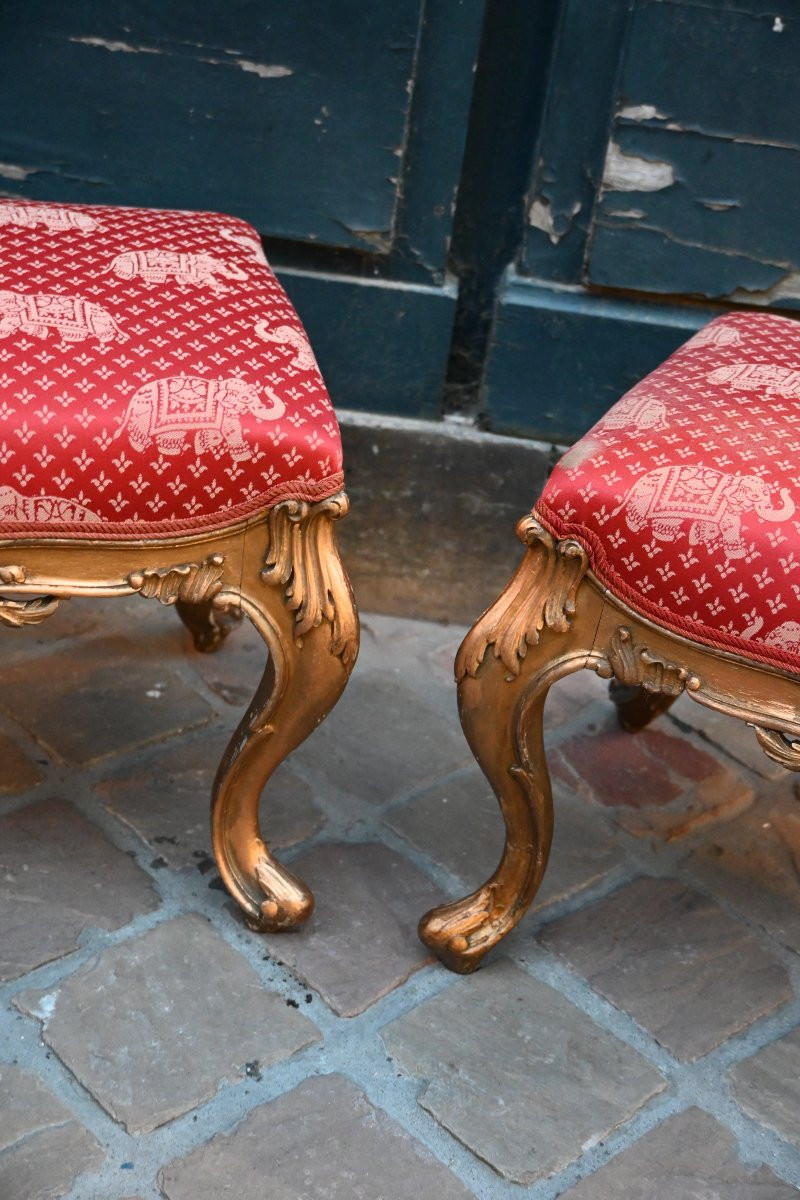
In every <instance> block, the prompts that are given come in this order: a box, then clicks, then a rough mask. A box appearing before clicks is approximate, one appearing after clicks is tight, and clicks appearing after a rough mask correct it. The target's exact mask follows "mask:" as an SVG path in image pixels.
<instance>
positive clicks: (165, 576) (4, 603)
mask: <svg viewBox="0 0 800 1200" xmlns="http://www.w3.org/2000/svg"><path fill="white" fill-rule="evenodd" d="M347 508H348V501H347V497H346V495H345V494H344V493H343V492H340V493H338V494H337V495H335V496H332V497H330V498H328V499H326V500H321V501H318V502H316V503H313V502H310V501H304V500H284V501H282V502H280V503H278V504H276V505H274V506H273V507H272V508H270V509H269V510H268V511H267V512H266V513H261V514H260V515H259V516H257V517H255V518H251V519H249V520H247V521H244V522H240V523H238V524H235V525H230V526H227V527H224V528H221V529H216V530H214V531H212V532H207V533H198V534H194V535H192V536H190V537H186V536H183V537H175V538H165V539H155V538H145V539H142V540H140V541H132V540H131V541H128V540H126V541H99V540H92V539H91V538H90V537H87V538H86V539H85V540H84V539H80V540H78V539H76V538H70V539H66V538H62V539H56V538H47V537H41V538H23V537H16V538H13V539H5V540H3V541H1V542H0V592H2V596H1V597H0V623H2V624H6V625H12V626H21V625H27V624H38V623H39V622H40V621H43V620H45V619H46V618H47V617H48V616H49V615H50V614H51V613H53V612H54V611H55V609H56V607H57V606H58V603H59V601H60V600H62V599H64V598H66V597H70V596H95V597H108V596H127V595H132V594H134V593H136V592H138V593H139V594H140V595H142V596H143V597H145V598H148V599H156V600H159V601H160V602H161V603H162V604H170V605H172V604H174V605H175V606H176V608H177V610H178V612H179V614H180V616H181V617H182V619H183V620H184V622H185V624H186V625H187V627H188V628H189V629H190V631H191V633H192V635H193V638H194V641H195V645H196V646H197V648H198V649H201V650H210V649H214V648H216V647H217V646H218V645H219V644H220V642H221V641H222V640H223V639H224V637H225V634H226V632H227V629H228V626H229V624H230V618H231V616H233V617H235V616H236V615H237V614H240V615H244V616H246V617H248V618H249V620H250V621H251V622H252V623H253V625H254V626H255V628H256V629H257V630H258V632H259V633H260V635H261V636H262V638H263V639H264V642H265V643H266V648H267V651H268V658H267V665H266V669H265V671H264V676H263V678H262V681H261V683H260V685H259V687H258V689H257V691H256V694H255V696H254V698H253V700H252V702H251V704H250V706H249V708H248V709H247V712H246V713H245V715H244V717H243V718H242V720H241V722H240V724H239V727H238V728H237V730H236V732H235V733H234V734H233V737H232V738H231V741H230V743H229V745H228V748H227V750H226V751H225V754H224V755H223V758H222V761H221V763H220V766H219V770H218V771H217V776H216V780H215V782H214V791H213V797H212V816H211V824H212V841H213V847H214V853H215V856H216V860H217V865H218V867H219V871H220V874H221V876H222V878H223V880H224V881H225V884H226V886H227V888H228V890H229V891H230V893H231V895H232V896H233V897H234V898H235V899H236V900H237V902H238V903H239V905H240V906H241V908H242V909H243V911H244V915H245V919H246V920H247V922H248V923H249V924H250V925H251V927H253V928H255V929H259V930H275V929H287V928H292V927H294V926H297V925H299V924H301V923H302V922H303V921H305V920H306V919H307V918H308V916H309V915H310V913H311V911H312V909H313V905H314V900H313V896H312V894H311V892H310V890H309V889H308V887H307V886H306V885H305V884H304V883H303V882H302V881H301V880H299V879H297V878H296V877H295V876H294V875H293V874H292V873H291V872H290V871H288V870H287V869H286V868H285V867H283V866H282V865H281V864H280V863H279V862H278V861H277V859H275V857H274V856H273V855H272V854H271V852H270V850H269V848H268V845H267V843H266V841H265V839H264V838H263V837H262V836H261V830H260V825H259V800H260V796H261V792H262V789H263V787H264V785H265V784H266V782H267V780H268V779H269V777H270V775H271V774H272V772H273V771H274V770H275V768H276V767H277V766H278V765H279V763H281V762H282V761H283V759H284V758H285V757H286V756H287V755H288V754H289V753H290V752H291V751H292V750H293V749H294V748H295V747H296V746H298V745H299V744H300V742H302V741H303V740H304V739H305V738H306V737H307V736H308V734H309V733H311V731H312V730H313V729H314V728H316V726H317V725H318V724H319V723H320V721H322V719H323V718H324V717H325V716H326V714H327V713H328V712H329V711H330V709H331V708H332V707H333V705H334V704H335V703H336V701H337V700H338V698H339V696H340V694H341V692H342V690H343V689H344V686H345V684H346V682H347V678H348V676H349V674H350V672H351V670H352V668H353V664H354V662H355V659H356V655H357V653H358V617H357V614H356V609H355V604H354V601H353V596H352V592H351V589H350V585H349V582H348V579H347V576H346V574H345V571H344V568H343V566H342V563H341V560H340V558H339V553H338V550H337V546H336V539H335V535H334V522H335V521H336V520H338V519H339V518H340V517H342V516H344V515H345V514H346V512H347Z"/></svg>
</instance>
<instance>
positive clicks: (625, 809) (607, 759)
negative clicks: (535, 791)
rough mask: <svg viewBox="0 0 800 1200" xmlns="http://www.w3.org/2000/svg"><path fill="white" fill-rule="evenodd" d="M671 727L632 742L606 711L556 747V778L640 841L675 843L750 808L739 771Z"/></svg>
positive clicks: (660, 725) (657, 726)
mask: <svg viewBox="0 0 800 1200" xmlns="http://www.w3.org/2000/svg"><path fill="white" fill-rule="evenodd" d="M671 728H672V729H673V730H674V726H673V727H671ZM669 729H670V726H668V725H667V723H666V718H661V720H659V721H657V722H655V723H654V724H653V725H652V726H650V727H649V728H647V729H645V730H642V732H641V733H638V734H636V735H635V736H632V735H631V734H629V733H626V732H624V731H623V730H621V729H620V728H619V726H618V725H617V721H616V717H615V716H614V715H613V713H609V714H608V715H607V716H606V717H605V718H604V720H603V721H602V722H601V723H600V724H599V725H598V726H596V727H589V728H588V729H587V730H585V731H581V732H580V733H577V734H575V736H574V737H572V738H570V739H568V740H567V741H565V742H561V743H560V744H559V747H558V750H557V751H556V753H555V755H554V762H553V771H554V774H556V775H557V777H558V778H561V779H563V780H564V781H565V782H566V781H569V780H575V781H576V783H577V785H578V786H579V787H581V789H582V790H583V792H584V793H585V794H586V795H587V796H589V797H590V798H591V799H593V800H595V801H596V802H597V803H599V804H602V805H604V806H605V807H606V808H608V809H609V810H610V811H611V812H612V813H613V816H614V818H615V820H616V821H617V822H618V823H619V824H620V825H621V826H622V827H623V829H626V830H627V831H628V832H629V833H632V834H634V835H636V836H637V837H647V836H655V837H660V838H664V839H666V840H668V841H673V840H675V839H676V838H681V837H685V836H686V835H687V834H689V833H694V832H696V831H697V830H698V829H699V828H701V827H702V826H704V825H707V824H710V823H712V822H715V821H719V820H720V819H724V820H730V819H732V818H733V817H735V816H737V815H738V814H739V813H741V812H744V811H745V810H746V809H747V808H749V806H750V805H751V804H752V802H753V799H754V796H755V793H754V791H753V788H752V786H751V785H750V784H749V783H748V782H747V780H746V779H744V777H743V776H742V775H741V773H740V772H738V771H737V770H736V769H735V768H734V767H732V766H730V765H728V764H727V763H725V762H722V761H720V759H719V758H717V757H715V756H714V755H713V754H710V753H708V751H707V750H705V749H704V748H702V746H700V745H697V744H695V743H694V742H693V741H692V740H691V739H690V738H688V737H676V736H673V733H672V732H667V730H669Z"/></svg>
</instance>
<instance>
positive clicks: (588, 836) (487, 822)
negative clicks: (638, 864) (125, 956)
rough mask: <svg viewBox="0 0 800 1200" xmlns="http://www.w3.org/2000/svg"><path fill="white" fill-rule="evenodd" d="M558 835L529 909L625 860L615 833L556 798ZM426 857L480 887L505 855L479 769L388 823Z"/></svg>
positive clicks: (438, 787)
mask: <svg viewBox="0 0 800 1200" xmlns="http://www.w3.org/2000/svg"><path fill="white" fill-rule="evenodd" d="M555 818H556V819H555V835H554V838H553V849H552V852H551V855H550V863H549V865H548V868H547V872H546V873H545V877H544V882H543V883H542V886H541V888H540V890H539V892H538V893H537V896H536V900H535V902H534V908H535V909H536V908H542V907H543V906H544V905H546V904H552V903H553V901H555V900H561V899H563V898H564V897H566V896H570V895H572V894H573V893H575V892H579V891H581V890H582V889H583V888H585V887H588V886H589V885H590V884H592V883H595V882H597V880H598V879H602V878H603V876H604V875H607V874H608V872H609V871H612V870H613V869H614V868H615V867H616V866H618V865H619V864H620V863H621V862H622V860H623V854H622V851H621V849H620V847H619V843H618V838H617V835H616V832H615V830H614V827H613V826H612V825H611V823H610V822H609V821H607V820H606V819H605V818H604V817H603V816H602V815H601V814H600V813H598V812H597V811H596V809H593V808H592V807H591V806H589V805H587V804H586V802H585V801H583V800H581V799H577V800H576V799H574V798H573V797H571V796H569V795H568V794H565V793H564V794H562V793H560V792H559V791H557V792H556V795H555ZM386 821H387V824H389V825H390V826H391V827H392V828H393V829H395V830H396V831H397V832H398V833H400V834H402V835H403V837H406V838H408V840H409V841H410V842H412V843H413V845H415V846H416V847H417V848H418V849H419V850H421V851H422V852H423V853H424V854H429V855H430V856H431V857H432V858H433V859H434V860H435V861H436V862H437V863H441V864H442V865H443V866H444V867H446V868H447V870H448V871H450V872H451V873H452V874H453V875H457V876H458V878H459V879H461V880H462V881H463V882H464V885H465V889H469V888H473V887H477V886H478V884H480V883H483V882H484V881H485V880H486V879H488V878H489V876H490V875H491V874H492V872H493V871H494V869H495V867H496V866H497V864H498V862H499V861H500V854H501V852H502V849H503V842H504V840H505V838H504V832H503V819H502V817H501V816H500V811H499V808H498V805H497V801H496V800H495V798H494V796H493V795H492V792H491V789H490V787H489V784H488V783H487V781H486V780H485V779H484V777H483V775H481V773H480V771H479V770H478V768H477V767H475V768H474V770H472V771H470V773H469V774H468V775H466V776H464V775H462V776H460V777H458V778H456V779H454V780H451V781H450V782H448V783H446V784H435V785H434V786H433V787H432V788H431V789H430V790H429V791H426V792H423V793H421V794H420V795H419V796H416V797H415V798H414V799H413V800H412V801H411V802H410V803H408V804H406V805H404V806H403V807H402V808H395V809H393V810H392V811H391V812H390V813H389V814H388V816H387V817H386Z"/></svg>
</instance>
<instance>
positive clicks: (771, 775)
mask: <svg viewBox="0 0 800 1200" xmlns="http://www.w3.org/2000/svg"><path fill="white" fill-rule="evenodd" d="M668 720H669V721H670V722H672V723H674V724H675V725H677V727H678V728H679V729H680V728H683V729H692V730H696V731H697V732H698V733H699V734H700V736H701V737H702V738H703V739H705V740H707V741H708V742H709V743H710V748H711V749H712V751H713V750H714V749H715V748H719V749H720V750H722V751H724V752H725V754H726V755H729V756H730V757H731V758H733V759H735V760H736V762H739V763H742V764H743V765H744V766H746V767H748V768H749V770H751V771H753V772H754V773H755V774H756V775H759V776H761V778H762V779H782V778H784V777H785V774H786V771H785V768H784V767H782V766H781V765H780V763H777V762H775V761H774V760H773V759H771V758H767V756H766V754H765V753H764V751H763V750H762V749H761V747H760V746H759V744H758V742H757V740H756V735H755V734H754V733H753V730H752V729H749V728H748V727H747V725H746V724H745V723H744V722H743V721H739V720H737V719H736V718H735V717H729V716H727V715H726V714H725V713H721V712H715V711H714V710H713V709H712V708H705V707H704V705H702V704H697V703H696V702H695V701H693V700H690V699H689V697H688V696H686V695H684V696H680V697H679V698H678V700H677V701H676V702H675V704H674V706H673V707H672V708H671V709H670V713H669V717H668Z"/></svg>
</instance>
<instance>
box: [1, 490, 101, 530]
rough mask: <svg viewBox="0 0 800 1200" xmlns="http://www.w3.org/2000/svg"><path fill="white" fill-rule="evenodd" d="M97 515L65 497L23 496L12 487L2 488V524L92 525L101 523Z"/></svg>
mask: <svg viewBox="0 0 800 1200" xmlns="http://www.w3.org/2000/svg"><path fill="white" fill-rule="evenodd" d="M99 520H100V518H99V517H98V516H97V514H96V513H93V512H91V510H90V509H88V508H87V507H86V506H85V505H84V504H79V503H78V502H77V501H76V500H67V499H65V498H64V497H63V496H45V495H44V493H42V495H41V496H23V495H22V494H21V493H20V492H18V491H15V489H14V488H12V487H0V522H2V521H31V522H35V523H36V524H37V525H53V524H55V523H56V522H62V521H68V522H70V523H71V524H90V523H91V522H93V521H99Z"/></svg>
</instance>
